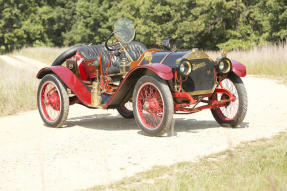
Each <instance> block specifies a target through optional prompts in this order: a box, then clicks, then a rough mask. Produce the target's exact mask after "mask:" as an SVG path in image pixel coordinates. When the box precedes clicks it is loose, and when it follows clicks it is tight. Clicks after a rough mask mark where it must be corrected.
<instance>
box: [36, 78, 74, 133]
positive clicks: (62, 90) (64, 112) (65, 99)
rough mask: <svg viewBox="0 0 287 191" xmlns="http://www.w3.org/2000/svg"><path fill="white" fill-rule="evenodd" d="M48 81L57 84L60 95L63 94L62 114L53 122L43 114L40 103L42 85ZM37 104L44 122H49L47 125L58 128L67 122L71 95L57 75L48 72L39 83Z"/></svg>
mask: <svg viewBox="0 0 287 191" xmlns="http://www.w3.org/2000/svg"><path fill="white" fill-rule="evenodd" d="M48 81H51V82H53V83H54V84H55V85H56V86H57V88H58V90H59V93H60V96H61V100H62V101H61V112H60V115H59V117H58V119H57V120H56V121H53V122H52V121H50V120H48V119H46V117H45V116H44V114H43V111H42V106H41V103H40V94H41V89H42V86H43V85H44V84H45V82H48ZM37 105H38V110H39V113H40V116H41V118H42V120H43V121H44V123H45V124H47V126H49V127H55V128H57V127H62V126H63V125H64V124H65V122H66V120H67V117H68V113H69V96H68V93H67V90H66V88H65V86H64V85H63V83H62V82H61V81H60V80H59V79H58V77H57V76H56V75H54V74H47V75H46V76H44V77H43V78H42V80H41V82H40V84H39V87H38V93H37Z"/></svg>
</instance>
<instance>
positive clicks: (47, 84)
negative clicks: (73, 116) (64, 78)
mask: <svg viewBox="0 0 287 191" xmlns="http://www.w3.org/2000/svg"><path fill="white" fill-rule="evenodd" d="M37 104H38V110H39V112H40V115H41V118H42V119H43V121H44V122H45V123H46V124H47V125H48V126H50V127H61V126H62V125H64V123H65V122H66V119H67V117H68V113H69V97H68V93H67V90H66V88H65V87H64V86H63V84H62V82H61V81H60V80H59V79H58V78H57V77H56V76H55V75H53V74H48V75H46V76H44V78H43V79H42V80H41V82H40V84H39V88H38V94H37Z"/></svg>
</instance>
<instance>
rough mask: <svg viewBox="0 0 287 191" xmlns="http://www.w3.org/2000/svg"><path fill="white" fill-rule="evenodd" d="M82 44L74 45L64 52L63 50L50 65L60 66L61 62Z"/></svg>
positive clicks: (73, 53) (72, 54) (74, 52)
mask: <svg viewBox="0 0 287 191" xmlns="http://www.w3.org/2000/svg"><path fill="white" fill-rule="evenodd" d="M81 46H82V45H79V46H74V47H72V48H70V49H68V50H66V51H65V52H63V53H62V54H61V55H60V56H58V57H57V58H56V60H55V61H54V62H53V64H52V66H60V65H61V64H62V63H63V62H65V61H66V60H67V59H68V58H70V57H72V56H74V55H75V54H76V52H77V50H78V48H80V47H81Z"/></svg>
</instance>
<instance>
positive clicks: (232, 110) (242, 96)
mask: <svg viewBox="0 0 287 191" xmlns="http://www.w3.org/2000/svg"><path fill="white" fill-rule="evenodd" d="M221 84H222V87H223V88H224V89H226V90H228V91H229V92H230V93H231V94H232V95H233V96H234V97H235V100H234V101H230V102H227V103H226V104H224V106H221V107H217V108H213V109H211V112H212V115H213V117H214V118H215V120H216V121H217V122H218V123H219V124H220V125H221V126H223V127H238V126H239V125H240V124H241V122H242V121H243V120H244V118H245V115H246V112H247V104H248V101H247V93H246V89H245V87H244V84H243V82H242V80H241V79H240V77H238V76H237V75H235V74H230V75H229V76H228V77H227V78H225V79H223V80H222V81H221ZM212 99H215V100H217V101H224V100H229V99H230V98H229V96H228V95H226V94H217V95H213V96H212Z"/></svg>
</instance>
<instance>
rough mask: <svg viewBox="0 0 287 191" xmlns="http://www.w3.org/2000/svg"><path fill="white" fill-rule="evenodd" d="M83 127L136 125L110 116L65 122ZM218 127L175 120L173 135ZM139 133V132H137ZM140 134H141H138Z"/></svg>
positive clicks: (115, 128)
mask: <svg viewBox="0 0 287 191" xmlns="http://www.w3.org/2000/svg"><path fill="white" fill-rule="evenodd" d="M75 126H79V127H84V128H90V129H95V130H105V131H118V130H120V131H122V130H137V129H139V128H138V127H137V124H136V122H135V120H134V119H125V118H123V117H121V116H120V115H117V116H115V115H112V114H94V115H87V116H81V117H74V118H70V119H68V120H67V122H66V127H75ZM248 126H249V123H247V122H243V123H242V124H241V126H240V127H239V128H245V127H248ZM219 127H220V125H219V124H218V123H217V122H216V121H215V120H196V119H184V118H175V125H174V133H175V134H176V133H179V132H191V133H198V132H199V131H198V130H203V129H210V128H219ZM139 133H140V132H139ZM140 134H142V133H140Z"/></svg>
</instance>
